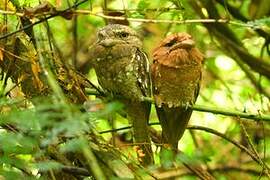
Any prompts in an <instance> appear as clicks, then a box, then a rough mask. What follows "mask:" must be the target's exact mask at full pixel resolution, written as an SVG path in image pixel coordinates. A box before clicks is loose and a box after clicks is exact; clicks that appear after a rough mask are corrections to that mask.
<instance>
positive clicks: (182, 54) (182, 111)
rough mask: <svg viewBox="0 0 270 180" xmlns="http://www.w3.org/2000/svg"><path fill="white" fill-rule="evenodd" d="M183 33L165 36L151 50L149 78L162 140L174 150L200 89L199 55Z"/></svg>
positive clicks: (188, 37) (192, 43)
mask: <svg viewBox="0 0 270 180" xmlns="http://www.w3.org/2000/svg"><path fill="white" fill-rule="evenodd" d="M194 45H195V43H194V41H193V40H192V38H191V36H190V35H189V34H187V33H177V34H172V35H170V36H168V37H166V38H165V39H164V40H163V41H162V42H161V43H160V44H159V45H158V47H157V48H155V50H154V52H153V64H152V66H151V69H152V81H153V92H154V97H155V103H156V110H157V114H158V118H159V121H160V123H161V126H162V138H163V143H164V144H169V145H170V146H171V148H173V149H174V150H176V149H177V147H178V141H179V140H180V138H181V137H182V135H183V133H184V131H185V129H186V126H187V124H188V121H189V119H190V116H191V113H192V110H190V109H188V108H185V107H183V105H184V106H186V105H189V104H194V103H195V101H196V99H197V96H198V94H199V89H200V80H201V74H202V61H203V55H202V54H201V53H200V52H199V50H198V49H196V48H195V47H194Z"/></svg>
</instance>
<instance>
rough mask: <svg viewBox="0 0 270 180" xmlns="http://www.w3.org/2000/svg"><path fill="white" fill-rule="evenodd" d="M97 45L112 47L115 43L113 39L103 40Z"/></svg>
mask: <svg viewBox="0 0 270 180" xmlns="http://www.w3.org/2000/svg"><path fill="white" fill-rule="evenodd" d="M99 44H100V45H102V46H104V47H112V46H114V45H115V41H114V40H113V39H104V40H102V41H100V42H99Z"/></svg>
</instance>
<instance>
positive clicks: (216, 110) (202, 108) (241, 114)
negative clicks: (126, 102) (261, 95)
mask: <svg viewBox="0 0 270 180" xmlns="http://www.w3.org/2000/svg"><path fill="white" fill-rule="evenodd" d="M86 93H87V94H89V95H99V96H100V94H99V93H98V92H97V91H95V90H94V89H86ZM144 101H147V102H151V103H153V104H154V100H153V99H152V98H148V97H145V98H144ZM183 107H185V108H191V109H193V110H194V111H200V112H208V113H212V114H220V115H224V116H232V117H239V118H245V119H252V120H255V121H268V122H270V115H266V114H252V113H246V112H240V111H235V110H225V109H224V108H214V107H207V106H202V105H196V104H195V105H188V107H186V105H184V106H183Z"/></svg>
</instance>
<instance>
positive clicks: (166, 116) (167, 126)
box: [156, 106, 192, 151]
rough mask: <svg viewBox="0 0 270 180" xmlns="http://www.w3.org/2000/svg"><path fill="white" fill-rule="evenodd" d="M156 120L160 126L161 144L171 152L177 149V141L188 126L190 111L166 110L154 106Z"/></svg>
mask: <svg viewBox="0 0 270 180" xmlns="http://www.w3.org/2000/svg"><path fill="white" fill-rule="evenodd" d="M156 110H157V114H158V118H159V121H160V124H161V126H162V143H164V144H165V146H166V144H167V146H168V145H169V147H170V148H172V149H173V150H175V151H176V150H177V149H178V141H179V140H180V139H181V137H182V136H183V134H184V132H185V129H186V127H187V125H188V122H189V119H190V117H191V114H192V110H190V109H185V108H180V107H176V108H168V107H158V106H156Z"/></svg>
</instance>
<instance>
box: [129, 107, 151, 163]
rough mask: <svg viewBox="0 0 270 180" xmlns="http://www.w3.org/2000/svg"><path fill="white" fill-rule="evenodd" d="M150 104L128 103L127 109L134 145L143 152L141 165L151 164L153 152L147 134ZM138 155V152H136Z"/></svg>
mask: <svg viewBox="0 0 270 180" xmlns="http://www.w3.org/2000/svg"><path fill="white" fill-rule="evenodd" d="M150 109H151V104H149V103H146V102H136V103H130V104H129V106H128V107H127V112H128V115H129V116H130V119H131V121H132V124H133V134H134V140H135V143H137V144H138V146H139V147H140V149H141V150H142V151H143V154H141V155H142V156H140V155H139V156H140V157H138V158H139V159H141V162H142V164H143V165H149V164H153V152H152V148H151V141H150V137H149V132H148V120H149V115H150ZM137 154H138V152H137Z"/></svg>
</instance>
